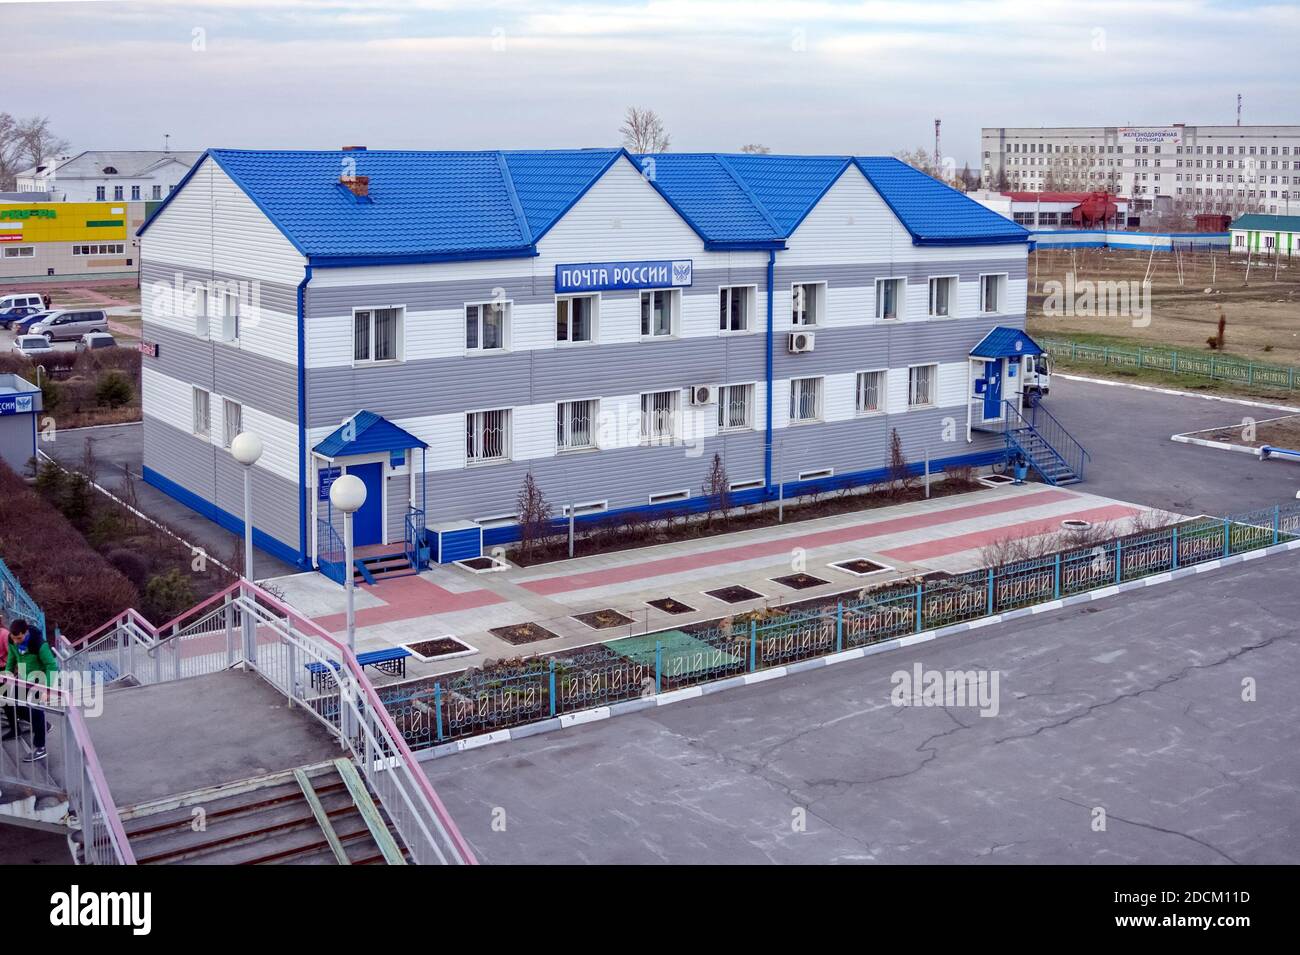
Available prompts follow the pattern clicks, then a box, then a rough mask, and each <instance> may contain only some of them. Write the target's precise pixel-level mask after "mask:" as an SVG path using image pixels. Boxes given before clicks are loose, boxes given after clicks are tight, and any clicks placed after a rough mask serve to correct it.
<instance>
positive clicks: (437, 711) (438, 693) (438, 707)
mask: <svg viewBox="0 0 1300 955" xmlns="http://www.w3.org/2000/svg"><path fill="white" fill-rule="evenodd" d="M433 712H434V720H435V722H436V723H437V727H438V742H439V743H441V742H442V684H441V683H435V684H434V685H433Z"/></svg>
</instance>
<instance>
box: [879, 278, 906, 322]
mask: <svg viewBox="0 0 1300 955" xmlns="http://www.w3.org/2000/svg"><path fill="white" fill-rule="evenodd" d="M906 283H907V279H876V318H880V319H890V318H899V317H900V316H902V314H903V292H904V290H905V289H906V287H907V286H906Z"/></svg>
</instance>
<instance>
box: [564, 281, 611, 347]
mask: <svg viewBox="0 0 1300 955" xmlns="http://www.w3.org/2000/svg"><path fill="white" fill-rule="evenodd" d="M579 298H585V299H590V301H591V318H590V326H591V328H590V332H591V337H590V338H585V339H583V340H582V341H574V340H573V338H572V335H573V305H572V302H573V301H574V300H575V299H579ZM561 302H569V303H570V305H569V315H568V318H567V319H565V326H566V329H565V334H566V335H567V336H569V337H566V338H561V337H560V329H559V324H560V303H561ZM599 318H600V293H599V292H584V293H583V294H581V295H557V296H555V326H556V328H555V344H556V345H557V346H563V347H565V348H569V347H573V346H582V345H594V344H596V342H597V340H598V339H597V337H596V334H597V333H596V328H597V325H596V323H597V321H598V320H599Z"/></svg>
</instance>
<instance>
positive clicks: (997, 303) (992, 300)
mask: <svg viewBox="0 0 1300 955" xmlns="http://www.w3.org/2000/svg"><path fill="white" fill-rule="evenodd" d="M1006 288H1007V277H1006V276H1005V275H981V276H980V311H981V312H984V313H986V314H997V313H999V312H1002V311H1005V309H1006Z"/></svg>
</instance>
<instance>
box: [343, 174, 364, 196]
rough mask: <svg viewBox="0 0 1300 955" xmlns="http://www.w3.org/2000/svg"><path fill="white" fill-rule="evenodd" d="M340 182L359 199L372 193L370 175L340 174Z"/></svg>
mask: <svg viewBox="0 0 1300 955" xmlns="http://www.w3.org/2000/svg"><path fill="white" fill-rule="evenodd" d="M339 184H340V185H342V186H343V187H345V188H346V189H347V190H348V191H349V192H351V193H352V195H354V196H356V197H357V198H358V199H364V198H366V197H367V196H369V195H370V177H369V176H346V175H344V176H339Z"/></svg>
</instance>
